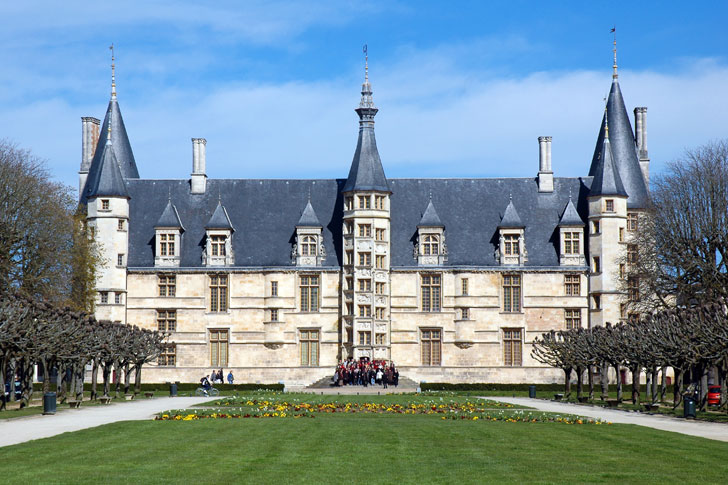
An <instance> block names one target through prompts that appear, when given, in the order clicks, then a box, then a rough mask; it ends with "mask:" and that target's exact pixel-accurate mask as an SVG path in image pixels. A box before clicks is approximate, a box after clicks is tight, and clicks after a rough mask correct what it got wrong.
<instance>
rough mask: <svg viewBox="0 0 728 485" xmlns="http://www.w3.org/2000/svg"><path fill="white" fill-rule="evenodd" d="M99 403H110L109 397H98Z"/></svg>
mask: <svg viewBox="0 0 728 485" xmlns="http://www.w3.org/2000/svg"><path fill="white" fill-rule="evenodd" d="M99 401H100V402H101V404H109V403H110V402H111V396H101V397H99Z"/></svg>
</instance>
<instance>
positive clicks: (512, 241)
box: [503, 234, 519, 256]
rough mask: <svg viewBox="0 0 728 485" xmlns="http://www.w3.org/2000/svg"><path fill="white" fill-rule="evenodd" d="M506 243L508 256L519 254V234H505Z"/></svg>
mask: <svg viewBox="0 0 728 485" xmlns="http://www.w3.org/2000/svg"><path fill="white" fill-rule="evenodd" d="M503 240H504V245H505V254H506V255H507V256H518V254H519V252H518V235H517V234H506V235H505V236H503Z"/></svg>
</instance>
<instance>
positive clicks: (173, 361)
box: [157, 344, 177, 367]
mask: <svg viewBox="0 0 728 485" xmlns="http://www.w3.org/2000/svg"><path fill="white" fill-rule="evenodd" d="M157 365H159V366H165V367H174V366H175V365H177V346H176V345H174V344H167V345H165V346H164V348H163V349H162V353H161V354H159V358H158V359H157Z"/></svg>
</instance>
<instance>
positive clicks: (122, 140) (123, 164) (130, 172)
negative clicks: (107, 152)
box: [80, 98, 139, 202]
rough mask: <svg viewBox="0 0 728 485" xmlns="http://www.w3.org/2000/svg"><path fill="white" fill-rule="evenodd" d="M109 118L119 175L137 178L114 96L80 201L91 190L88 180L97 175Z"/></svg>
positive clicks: (134, 164) (137, 173) (131, 153)
mask: <svg viewBox="0 0 728 485" xmlns="http://www.w3.org/2000/svg"><path fill="white" fill-rule="evenodd" d="M109 120H111V127H112V130H111V142H112V146H113V150H114V155H115V157H116V161H117V163H118V165H119V171H120V172H121V175H122V176H123V177H124V179H138V178H139V171H138V170H137V166H136V161H135V160H134V153H133V152H132V150H131V144H130V143H129V137H128V136H127V134H126V127H125V126H124V119H123V118H122V117H121V110H120V109H119V103H118V101H117V100H116V98H112V99H111V101H109V107H108V109H107V110H106V117H105V118H104V123H103V125H102V126H101V130H100V131H99V140H98V143H97V145H96V152H95V153H94V157H93V160H92V161H91V166H90V167H89V173H88V178H87V182H86V187H85V188H84V190H83V191H82V193H81V197H80V199H81V202H86V199H88V197H89V194H90V192H89V190H91V188H90V187H89V183H88V180H93V179H94V178H96V177H97V175H96V172H97V171H98V170H99V162H100V160H101V155H102V153H103V150H104V147H105V146H106V140H107V139H108V132H109Z"/></svg>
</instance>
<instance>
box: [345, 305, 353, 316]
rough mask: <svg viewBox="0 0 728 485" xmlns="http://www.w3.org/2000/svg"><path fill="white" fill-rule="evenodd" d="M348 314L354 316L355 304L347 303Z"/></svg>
mask: <svg viewBox="0 0 728 485" xmlns="http://www.w3.org/2000/svg"><path fill="white" fill-rule="evenodd" d="M346 314H347V315H354V304H353V303H347V304H346Z"/></svg>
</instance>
